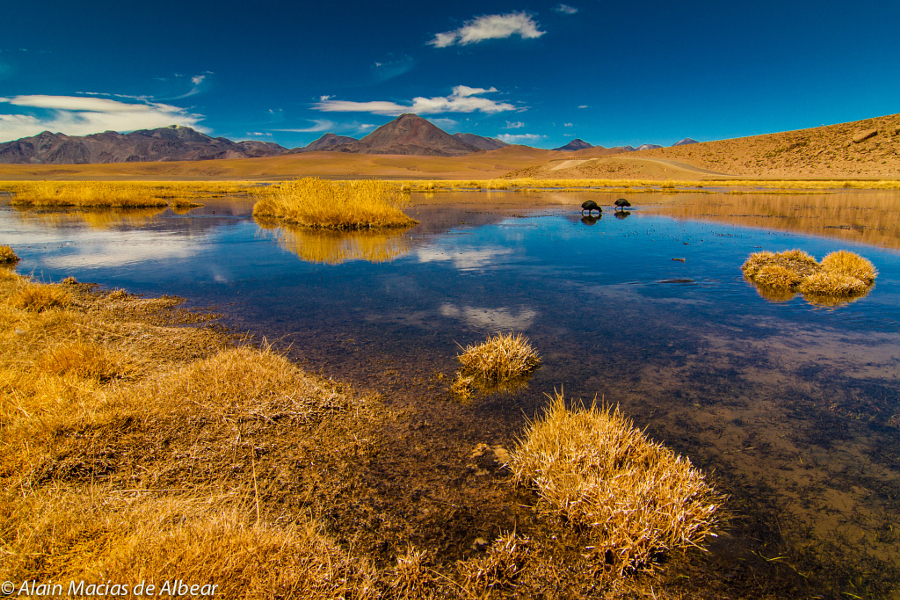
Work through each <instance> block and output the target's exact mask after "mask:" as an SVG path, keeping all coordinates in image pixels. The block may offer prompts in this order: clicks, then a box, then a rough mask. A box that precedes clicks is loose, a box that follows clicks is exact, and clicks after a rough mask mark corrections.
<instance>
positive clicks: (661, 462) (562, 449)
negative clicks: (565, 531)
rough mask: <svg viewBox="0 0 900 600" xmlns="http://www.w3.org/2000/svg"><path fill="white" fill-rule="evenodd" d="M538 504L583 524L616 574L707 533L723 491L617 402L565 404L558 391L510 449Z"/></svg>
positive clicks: (714, 521)
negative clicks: (629, 417)
mask: <svg viewBox="0 0 900 600" xmlns="http://www.w3.org/2000/svg"><path fill="white" fill-rule="evenodd" d="M510 467H511V468H512V470H513V472H514V474H515V478H516V481H518V482H519V483H521V484H524V485H527V486H530V487H533V488H534V489H536V490H537V492H538V494H539V495H540V504H541V508H543V510H545V511H547V512H548V513H552V514H556V515H559V516H561V517H563V518H564V519H566V520H567V521H568V522H569V523H570V524H572V525H574V526H577V527H584V528H587V531H588V533H589V535H590V538H591V540H592V543H593V545H594V548H595V551H596V552H597V553H598V558H599V559H600V560H601V561H603V562H605V563H606V564H610V565H612V567H613V568H614V569H616V570H618V571H619V572H620V573H621V572H625V571H627V570H631V569H637V568H641V567H645V566H649V565H650V564H651V563H652V561H653V560H654V558H656V557H658V556H659V555H660V554H662V553H664V552H666V551H668V550H673V549H679V548H687V547H691V546H696V547H702V544H703V542H704V541H705V540H706V539H707V538H708V537H710V536H714V535H715V534H714V533H713V530H714V528H715V527H716V525H717V522H718V512H719V509H720V506H721V504H722V502H723V500H724V498H723V497H722V496H721V495H720V494H718V493H717V492H716V491H715V490H714V489H713V487H712V486H711V485H710V484H708V483H707V482H706V479H705V477H704V475H703V473H702V472H701V471H699V470H698V469H696V468H695V467H694V466H693V465H692V464H691V462H690V461H689V460H688V459H686V458H682V457H680V456H677V455H675V453H674V452H672V451H671V450H669V449H668V448H666V447H664V446H663V445H662V444H658V443H655V442H652V441H651V440H649V439H648V438H647V437H646V436H645V435H644V434H643V433H642V432H641V431H639V430H638V429H635V427H634V426H633V425H632V423H631V422H630V421H629V420H627V419H626V418H625V417H623V416H622V415H621V413H620V412H619V410H618V408H616V409H611V408H606V409H603V408H599V407H597V406H596V405H594V406H592V407H591V408H572V409H570V408H566V404H565V400H564V398H563V395H562V394H561V393H557V394H556V395H555V397H553V398H552V402H551V404H550V406H548V407H547V409H546V411H545V413H544V416H543V418H541V419H539V420H538V421H536V422H534V423H532V424H531V425H530V427H529V428H528V430H527V431H526V434H525V437H524V439H523V440H522V441H521V442H520V443H519V444H518V446H517V447H516V449H515V450H514V451H513V452H512V454H511V462H510Z"/></svg>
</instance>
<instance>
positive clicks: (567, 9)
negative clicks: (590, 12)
mask: <svg viewBox="0 0 900 600" xmlns="http://www.w3.org/2000/svg"><path fill="white" fill-rule="evenodd" d="M553 10H555V11H556V12H559V13H563V14H565V15H574V14H575V13H577V12H578V9H577V8H575V7H574V6H569V5H568V4H560V5H559V6H557V7H556V8H554V9H553Z"/></svg>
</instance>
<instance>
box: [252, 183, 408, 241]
mask: <svg viewBox="0 0 900 600" xmlns="http://www.w3.org/2000/svg"><path fill="white" fill-rule="evenodd" d="M253 193H254V195H255V196H256V197H257V199H258V200H257V202H256V205H255V206H254V207H253V215H254V216H256V217H259V218H268V219H275V220H278V221H284V222H287V223H294V224H296V225H302V226H304V227H321V228H326V229H368V228H372V227H406V226H409V225H413V224H415V223H416V221H415V220H414V219H411V218H410V217H408V216H407V215H406V214H404V213H403V210H402V208H403V206H405V204H406V196H405V195H404V194H403V192H401V191H400V188H399V187H398V186H396V185H393V184H388V183H385V182H383V181H372V180H367V181H326V180H323V179H319V178H317V177H306V178H304V179H299V180H297V181H290V182H287V183H280V184H276V185H272V186H269V187H265V188H260V189H257V190H254V192H253Z"/></svg>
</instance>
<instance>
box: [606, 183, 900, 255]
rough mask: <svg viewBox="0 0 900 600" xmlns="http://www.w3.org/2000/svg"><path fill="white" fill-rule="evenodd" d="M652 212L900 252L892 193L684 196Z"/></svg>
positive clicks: (898, 208) (897, 202) (899, 204)
mask: <svg viewBox="0 0 900 600" xmlns="http://www.w3.org/2000/svg"><path fill="white" fill-rule="evenodd" d="M650 210H651V211H652V212H658V213H661V214H666V215H670V216H673V217H675V218H677V219H692V220H704V221H707V220H708V221H718V222H722V223H730V224H735V225H743V226H748V227H761V228H766V229H781V230H785V231H795V232H801V233H811V234H814V235H824V236H828V237H836V238H841V239H845V240H848V241H853V242H863V243H866V244H872V245H880V246H888V247H891V248H900V198H898V195H897V194H896V193H892V192H836V193H831V194H682V195H681V196H680V197H678V198H677V199H676V201H674V202H670V203H667V204H665V205H663V206H656V207H651V208H650ZM617 216H618V215H617Z"/></svg>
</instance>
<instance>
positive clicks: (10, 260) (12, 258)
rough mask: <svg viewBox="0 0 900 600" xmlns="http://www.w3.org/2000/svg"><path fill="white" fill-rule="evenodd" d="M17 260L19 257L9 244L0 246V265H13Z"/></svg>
mask: <svg viewBox="0 0 900 600" xmlns="http://www.w3.org/2000/svg"><path fill="white" fill-rule="evenodd" d="M17 262H19V257H18V256H17V255H16V253H15V252H14V251H13V249H12V248H10V247H9V246H0V265H14V264H16V263H17Z"/></svg>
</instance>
